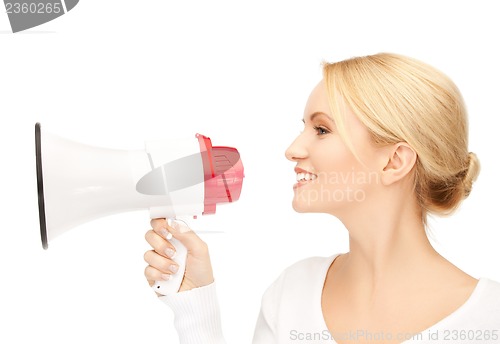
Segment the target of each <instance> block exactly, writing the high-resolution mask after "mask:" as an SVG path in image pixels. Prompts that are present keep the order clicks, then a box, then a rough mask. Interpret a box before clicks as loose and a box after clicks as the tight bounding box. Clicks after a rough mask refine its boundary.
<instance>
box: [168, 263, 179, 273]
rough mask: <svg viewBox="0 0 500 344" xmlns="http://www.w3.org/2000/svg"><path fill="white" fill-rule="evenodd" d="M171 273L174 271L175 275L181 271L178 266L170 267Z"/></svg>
mask: <svg viewBox="0 0 500 344" xmlns="http://www.w3.org/2000/svg"><path fill="white" fill-rule="evenodd" d="M169 269H170V271H172V272H173V273H174V274H175V273H176V272H177V271H179V267H178V266H177V265H170V267H169Z"/></svg>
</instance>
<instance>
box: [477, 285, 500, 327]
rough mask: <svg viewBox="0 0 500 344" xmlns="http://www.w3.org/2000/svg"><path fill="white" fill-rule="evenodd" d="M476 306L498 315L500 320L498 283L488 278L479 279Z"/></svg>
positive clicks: (499, 290) (499, 286) (499, 288)
mask: <svg viewBox="0 0 500 344" xmlns="http://www.w3.org/2000/svg"><path fill="white" fill-rule="evenodd" d="M479 283H481V284H480V285H478V288H479V290H478V297H477V300H476V301H477V304H478V305H480V306H481V307H484V308H486V309H487V310H488V313H490V312H493V313H492V314H495V315H498V319H499V320H500V283H499V282H497V281H494V280H491V279H489V278H481V279H479Z"/></svg>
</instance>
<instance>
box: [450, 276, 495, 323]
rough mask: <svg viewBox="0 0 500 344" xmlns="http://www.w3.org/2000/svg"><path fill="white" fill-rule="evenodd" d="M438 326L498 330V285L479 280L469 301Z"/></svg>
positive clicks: (493, 282) (488, 280) (487, 280)
mask: <svg viewBox="0 0 500 344" xmlns="http://www.w3.org/2000/svg"><path fill="white" fill-rule="evenodd" d="M446 320H448V321H445V322H443V323H441V324H440V325H447V326H449V327H452V328H468V329H477V330H491V329H498V328H500V283H498V282H496V281H493V280H490V279H488V278H480V279H479V282H478V284H477V286H476V289H474V291H473V293H472V294H471V296H470V297H469V299H468V300H467V301H466V302H465V304H463V305H462V306H461V307H460V308H459V309H458V310H457V311H456V312H454V313H453V314H451V315H450V316H449V317H448V318H447V319H446Z"/></svg>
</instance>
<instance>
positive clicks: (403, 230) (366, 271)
mask: <svg viewBox="0 0 500 344" xmlns="http://www.w3.org/2000/svg"><path fill="white" fill-rule="evenodd" d="M409 203H410V202H395V203H394V204H392V206H389V205H388V204H384V203H383V202H380V203H377V204H382V205H383V206H382V207H371V208H370V209H363V210H362V212H357V214H364V216H359V215H358V216H351V217H347V218H343V219H342V222H343V223H344V225H345V226H346V228H347V229H348V231H349V253H348V254H346V255H345V256H344V259H343V263H342V267H341V268H342V274H343V275H344V277H345V278H347V279H348V280H349V281H350V282H352V284H351V285H358V286H364V288H365V289H367V290H366V291H370V292H375V291H376V290H379V289H383V288H387V287H388V286H391V285H394V284H401V282H402V280H404V281H407V282H409V283H417V282H418V280H419V278H421V276H422V274H425V271H426V270H425V269H426V267H427V266H429V264H430V263H431V262H432V261H435V259H436V258H437V257H440V256H439V254H438V253H437V252H436V251H435V250H434V248H433V247H432V245H431V244H430V242H429V240H428V238H427V234H426V233H425V227H424V225H423V223H422V220H421V216H420V215H419V212H417V211H415V209H416V207H415V204H409ZM353 215H354V214H353Z"/></svg>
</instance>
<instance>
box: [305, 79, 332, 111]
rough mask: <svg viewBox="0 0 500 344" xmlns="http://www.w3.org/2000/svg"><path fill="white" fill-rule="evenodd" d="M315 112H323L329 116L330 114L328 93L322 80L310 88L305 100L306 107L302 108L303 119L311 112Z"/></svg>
mask: <svg viewBox="0 0 500 344" xmlns="http://www.w3.org/2000/svg"><path fill="white" fill-rule="evenodd" d="M315 112H323V113H325V114H327V115H328V116H329V117H330V118H332V115H331V113H330V106H329V103H328V95H327V92H326V85H325V82H324V81H323V80H321V81H320V82H319V83H318V84H317V85H316V86H315V87H314V88H313V90H312V92H311V94H310V95H309V98H308V99H307V102H306V107H305V109H304V119H307V118H309V116H311V114H313V113H315Z"/></svg>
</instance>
